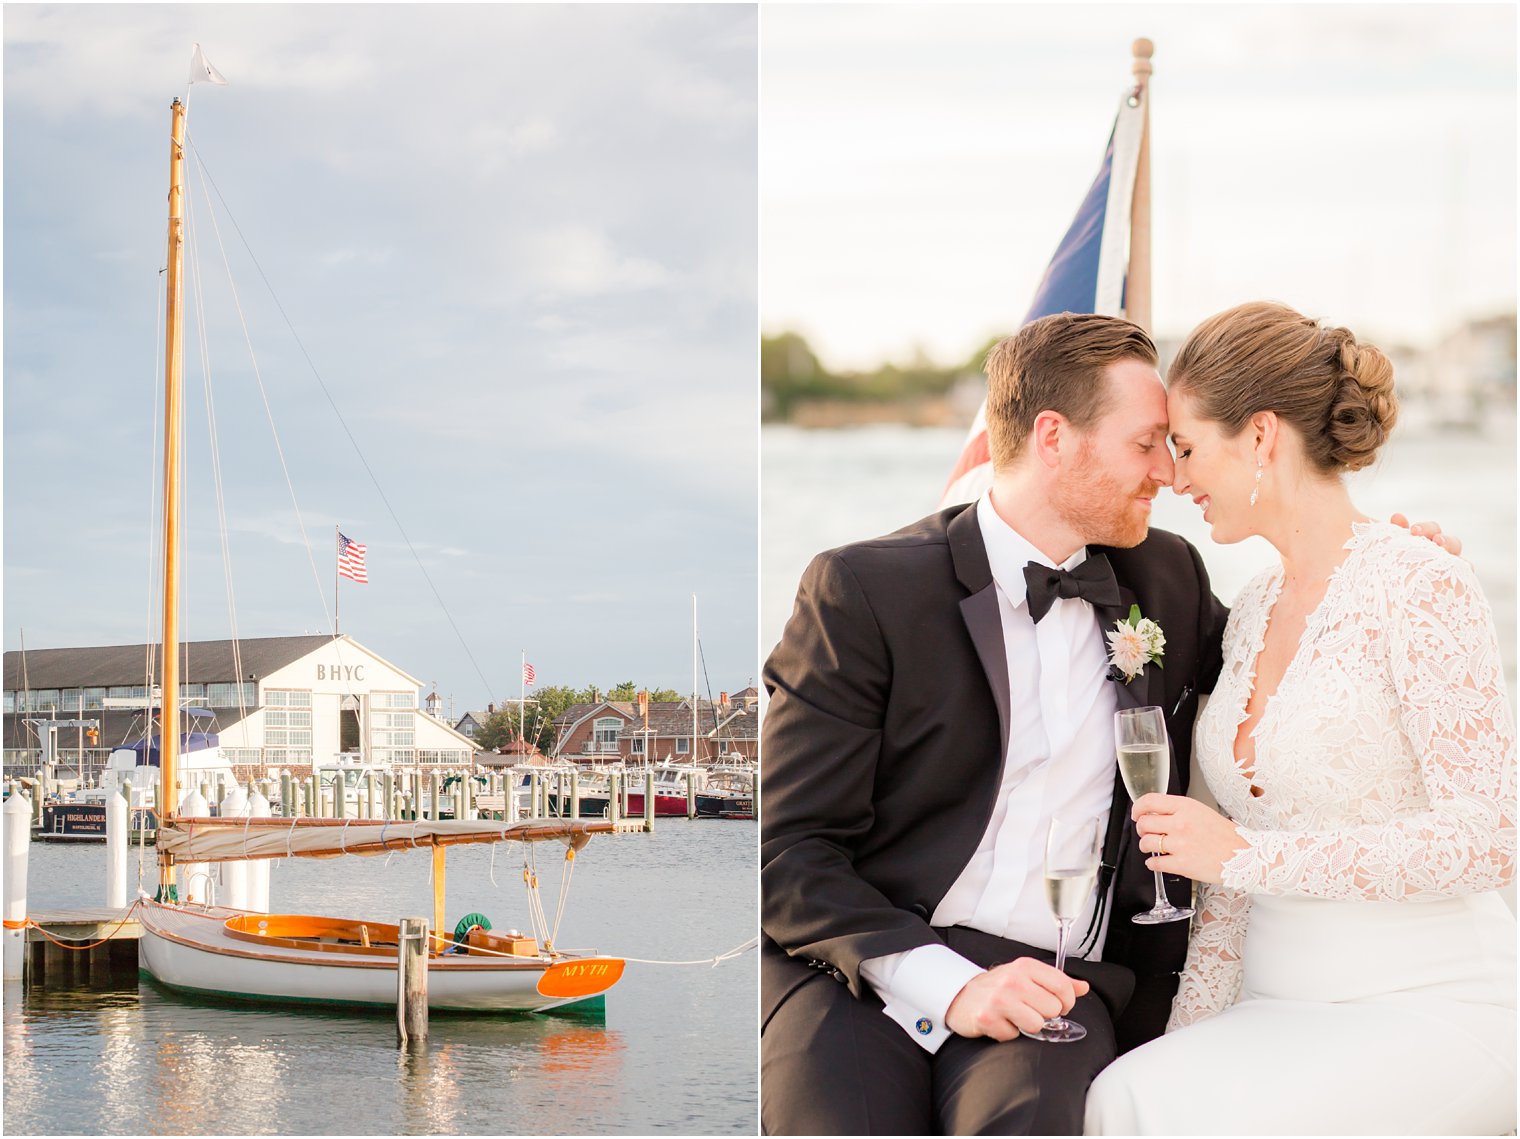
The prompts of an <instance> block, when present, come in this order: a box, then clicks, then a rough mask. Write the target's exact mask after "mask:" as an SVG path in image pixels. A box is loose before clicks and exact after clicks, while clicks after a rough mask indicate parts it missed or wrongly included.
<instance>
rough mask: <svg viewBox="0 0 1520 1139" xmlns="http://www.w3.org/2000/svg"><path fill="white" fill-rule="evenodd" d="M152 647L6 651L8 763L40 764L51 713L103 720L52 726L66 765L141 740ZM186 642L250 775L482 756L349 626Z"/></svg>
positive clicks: (199, 698)
mask: <svg viewBox="0 0 1520 1139" xmlns="http://www.w3.org/2000/svg"><path fill="white" fill-rule="evenodd" d="M152 651H153V650H152V647H151V646H148V645H115V646H104V647H99V648H77V649H29V650H27V651H26V652H25V653H24V654H23V653H21V652H7V653H6V654H5V670H4V682H5V690H4V701H5V703H4V711H5V762H6V766H7V767H8V768H9V767H11V766H12V765H17V766H22V765H26V764H27V763H29V762H35V760H36V758H37V755H38V751H39V747H40V745H39V740H38V735H39V733H40V732H45V731H47V730H48V728H47V727H46V725H45V724H40V725H39V723H38V721H42V720H47V719H60V720H81V719H83V720H91V719H93V720H97V721H99V724H100V727H99V735H98V738H97V739H93V740H92V739H90V738H89V735H88V732H87V731H86V730H85V729H82V728H77V727H67V728H59V729H54V730H53V731H54V743H53V751H54V758H55V761H57V762H60V763H69V762H74V761H76V760H77V762H79V763H80V764H81V765H86V766H93V765H98V764H99V763H100V762H102V761H103V760H104V758H105V755H106V754H107V753H108V752H109V750H110V748H111V747H113V746H116V745H118V744H121V743H130V742H134V741H135V739H140V738H141V737H142V735H143V734H145V733H144V726H145V714H144V712H143V709H144V708H145V707H146V706H147V705H148V704H149V698H148V694H149V691H150V680H152V681H156V679H157V675H158V674H157V670H156V668H155V662H154V660H153V657H152V656H151V653H152ZM183 652H184V658H183V659H184V664H183V665H182V667H181V676H182V677H183V678H184V681H183V683H182V684H181V698H182V700H183V702H184V703H185V705H186V706H188V707H190V708H209V709H210V710H211V711H212V712H213V713H214V714H215V730H216V731H217V732H218V733H219V735H220V738H221V746H222V750H223V752H224V753H225V754H226V756H227V758H228V760H229V761H230V762H232V763H234V764H237V765H240V766H242V767H244V768H245V769H247V773H248V774H250V775H251V774H260V775H262V774H263V773H264V772H265V771H272V770H274V769H277V768H284V769H286V770H298V769H301V768H307V767H309V766H311V765H312V764H314V763H315V764H318V765H320V764H324V763H329V762H332V761H333V760H334V759H336V758H337V757H338V756H339V755H344V754H346V755H349V756H351V757H352V756H357V757H359V758H361V759H362V760H363V761H364V762H367V763H373V764H377V765H379V766H383V767H391V766H406V767H412V766H447V767H459V766H466V765H468V764H469V763H470V762H471V760H472V759H473V756H474V746H473V744H472V743H471V741H470V739H469V737H468V736H465V735H462V734H461V733H459V732H457V731H455V730H454V729H453V728H452V727H450V726H449V725H448V724H447V723H444V722H443V721H441V720H439V719H436V718H435V717H433V716H430V715H427V714H426V712H424V711H422V710H421V709H419V707H418V694H419V693H420V691H421V688H422V684H421V682H420V681H419V680H417V678H416V677H414V676H411V675H410V674H409V673H407V672H405V671H404V670H402V669H401V668H399V667H398V666H397V665H394V664H392V663H391V662H390V661H387V660H386V659H385V658H383V657H381V656H379V655H378V654H377V653H375V652H373V651H372V650H370V649H368V648H366V647H365V646H363V645H361V644H359V642H357V641H355V640H354V639H353V638H352V637H349V636H347V635H346V634H345V635H342V636H338V637H331V636H304V637H259V638H250V639H247V640H241V641H237V642H233V641H195V642H190V643H188V644H186V645H184V646H183ZM155 687H156V686H155ZM134 703H135V704H136V707H135V708H133V707H131V706H124V705H131V704H134ZM154 734H156V729H155V730H154ZM129 736H130V737H131V738H130V739H129V738H127V737H129Z"/></svg>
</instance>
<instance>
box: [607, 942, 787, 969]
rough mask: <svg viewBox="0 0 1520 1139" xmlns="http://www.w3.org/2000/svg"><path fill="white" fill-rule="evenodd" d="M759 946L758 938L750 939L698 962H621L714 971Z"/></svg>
mask: <svg viewBox="0 0 1520 1139" xmlns="http://www.w3.org/2000/svg"><path fill="white" fill-rule="evenodd" d="M759 944H760V939H759V938H758V937H752V938H750V939H749V940H748V941H746V942H745V943H744V944H743V945H736V946H734V947H733V948H732V949H730V950H729V951H728V952H727V953H720V954H718V955H717V956H716V957H703V958H702V959H701V960H698V961H650V960H648V959H646V958H643V957H624V958H623V960H624V961H629V962H632V963H634V964H636V965H711V966H712V967H713V968H714V969H716V968H717V967H718V966H719V965H721V964H723V962H725V961H731V960H733V958H735V957H738V956H740V955H742V954H745V953H748V952H749V951H750V950H751V949H753V948H755V946H757V945H759Z"/></svg>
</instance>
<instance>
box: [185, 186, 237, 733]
mask: <svg viewBox="0 0 1520 1139" xmlns="http://www.w3.org/2000/svg"><path fill="white" fill-rule="evenodd" d="M185 207H186V208H185V213H186V214H187V215H188V216H189V222H190V226H189V230H190V238H191V242H192V247H193V249H194V256H193V257H191V259H190V279H191V295H192V298H193V300H194V306H195V319H196V348H197V350H198V352H199V354H200V359H201V377H202V380H201V382H202V387H203V389H204V391H205V396H206V427H207V434H208V436H209V439H210V447H211V483H212V487H213V489H214V493H215V496H216V521H217V536H218V539H219V541H220V544H221V548H222V584H223V585H224V587H225V588H226V590H227V624H228V628H229V629H230V631H231V633H232V670H233V671H232V675H233V678H234V688H235V689H236V691H237V700H238V719H239V720H240V721H241V720H245V719H247V718H248V709H247V706H246V704H245V702H244V700H243V686H242V684H241V680H242V676H243V654H242V650H241V648H240V646H239V642H238V626H237V600H236V596H235V591H234V588H233V576H232V544H231V540H230V537H229V535H228V532H227V501H226V491H225V484H224V483H223V481H222V447H221V438H220V436H219V434H218V432H217V426H216V398H215V393H214V389H213V387H212V383H211V345H210V343H209V341H208V339H207V336H206V294H205V287H204V285H203V283H202V279H201V259H200V241H199V231H198V229H197V227H196V222H197V215H196V212H195V207H194V202H193V200H192V199H191V197H190V195H189V194H186V195H185ZM186 663H187V669H186V672H185V677H186V679H187V680H188V679H189V670H188V653H187V656H186ZM208 704H209V702H208Z"/></svg>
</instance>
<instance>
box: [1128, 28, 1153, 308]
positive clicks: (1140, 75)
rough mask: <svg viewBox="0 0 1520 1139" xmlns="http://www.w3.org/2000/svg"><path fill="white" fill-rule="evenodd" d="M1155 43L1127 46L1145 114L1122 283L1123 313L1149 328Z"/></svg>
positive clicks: (1136, 90) (1136, 91)
mask: <svg viewBox="0 0 1520 1139" xmlns="http://www.w3.org/2000/svg"><path fill="white" fill-rule="evenodd" d="M1155 50H1156V48H1155V45H1154V44H1152V43H1151V41H1150V40H1147V39H1138V40H1136V41H1135V42H1134V44H1133V45H1132V46H1131V47H1130V51H1131V53H1132V54H1133V55H1134V62H1133V64H1132V66H1131V71H1132V72H1133V74H1134V76H1135V94H1136V95H1138V96H1139V97H1140V99H1141V111H1140V113H1141V114H1142V115H1143V116H1144V118H1143V120H1142V122H1141V125H1140V157H1139V160H1138V163H1137V165H1136V167H1135V196H1134V198H1133V200H1132V201H1131V203H1130V222H1129V274H1128V276H1127V277H1126V278H1125V283H1124V315H1125V316H1126V317H1127V318H1128V319H1129V320H1132V321H1134V322H1135V323H1136V324H1138V325H1139V326H1140V327H1141V328H1143V329H1145V331H1147V332H1149V331H1151V83H1150V80H1151V55H1152V53H1153V52H1154V51H1155Z"/></svg>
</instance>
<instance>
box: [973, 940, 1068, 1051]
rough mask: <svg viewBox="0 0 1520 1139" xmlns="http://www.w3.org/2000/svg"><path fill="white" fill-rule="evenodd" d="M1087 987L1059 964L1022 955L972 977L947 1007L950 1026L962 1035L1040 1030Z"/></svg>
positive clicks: (997, 1036) (1009, 1035)
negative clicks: (1051, 963)
mask: <svg viewBox="0 0 1520 1139" xmlns="http://www.w3.org/2000/svg"><path fill="white" fill-rule="evenodd" d="M1087 989H1088V984H1087V982H1086V981H1080V980H1078V979H1076V978H1075V977H1068V976H1067V975H1066V974H1065V973H1062V972H1061V971H1060V970H1058V969H1057V968H1056V967H1055V966H1054V965H1050V964H1047V963H1046V962H1044V961H1040V960H1038V959H1037V958H1034V957H1020V958H1019V959H1018V960H1016V961H1009V962H1008V963H1007V964H1005V965H998V966H996V967H995V968H992V969H988V970H987V971H986V972H985V973H978V974H977V975H976V976H975V977H972V978H971V980H969V981H967V982H966V984H965V985H964V986H963V987H962V988H961V991H960V992H959V993H957V994H956V995H955V999H954V1000H953V1001H951V1002H950V1007H949V1008H948V1009H946V1010H945V1026H946V1027H947V1028H949V1029H950V1031H951V1032H953V1033H955V1034H956V1035H957V1036H990V1037H992V1039H994V1040H1012V1039H1013V1038H1014V1037H1016V1036H1017V1035H1018V1034H1019V1030H1020V1029H1023V1030H1024V1031H1025V1032H1038V1031H1039V1030H1040V1026H1041V1025H1042V1024H1044V1023H1045V1021H1046V1020H1048V1019H1049V1018H1050V1017H1053V1016H1064V1015H1065V1014H1066V1013H1068V1012H1070V1011H1071V1006H1072V1005H1074V1004H1076V1003H1077V998H1078V997H1080V996H1083V995H1085V994H1086V992H1087Z"/></svg>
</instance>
